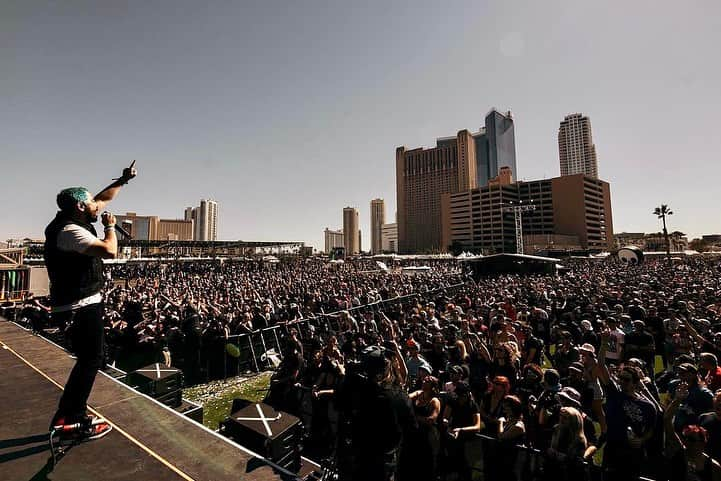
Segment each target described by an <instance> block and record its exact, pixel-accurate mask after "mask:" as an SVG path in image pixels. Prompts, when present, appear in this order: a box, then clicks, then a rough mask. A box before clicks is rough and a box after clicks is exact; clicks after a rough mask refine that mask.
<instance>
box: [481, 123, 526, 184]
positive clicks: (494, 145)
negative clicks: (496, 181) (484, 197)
mask: <svg viewBox="0 0 721 481" xmlns="http://www.w3.org/2000/svg"><path fill="white" fill-rule="evenodd" d="M473 139H474V141H475V144H476V166H477V167H476V175H477V180H478V187H483V186H486V185H488V181H489V180H490V179H492V178H494V177H496V176H497V175H498V171H499V170H500V168H501V167H509V168H510V169H511V173H512V174H513V178H514V179H518V171H517V170H516V136H515V133H514V129H513V115H512V114H511V112H510V111H508V112H506V113H505V114H502V113H500V112H498V111H497V110H496V109H492V110H491V111H490V112H488V115H486V120H485V126H484V127H483V128H481V130H480V131H479V132H477V133H474V134H473Z"/></svg>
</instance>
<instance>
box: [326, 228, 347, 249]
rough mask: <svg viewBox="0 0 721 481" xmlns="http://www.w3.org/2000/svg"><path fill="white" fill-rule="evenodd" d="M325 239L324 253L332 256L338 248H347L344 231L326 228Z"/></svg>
mask: <svg viewBox="0 0 721 481" xmlns="http://www.w3.org/2000/svg"><path fill="white" fill-rule="evenodd" d="M323 237H324V238H325V251H324V252H325V253H326V254H330V253H331V252H332V251H333V249H334V248H336V247H345V244H344V243H343V231H342V230H330V229H329V228H327V227H326V228H325V230H324V231H323Z"/></svg>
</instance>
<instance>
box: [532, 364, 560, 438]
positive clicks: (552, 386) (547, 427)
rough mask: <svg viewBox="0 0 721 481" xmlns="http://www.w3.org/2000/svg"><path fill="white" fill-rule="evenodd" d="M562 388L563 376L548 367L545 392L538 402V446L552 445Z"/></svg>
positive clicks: (544, 386) (545, 374) (544, 378)
mask: <svg viewBox="0 0 721 481" xmlns="http://www.w3.org/2000/svg"><path fill="white" fill-rule="evenodd" d="M560 390H561V377H560V375H559V374H558V371H556V370H555V369H546V371H545V372H544V373H543V392H542V393H541V395H540V396H539V397H538V402H537V403H536V419H537V423H538V432H537V438H536V446H537V447H538V449H541V450H543V449H546V448H548V446H549V445H550V442H551V436H552V434H553V428H554V426H555V425H556V424H557V423H558V411H559V409H560V407H561V404H560V402H559V399H558V393H559V392H560Z"/></svg>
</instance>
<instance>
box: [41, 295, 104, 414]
mask: <svg viewBox="0 0 721 481" xmlns="http://www.w3.org/2000/svg"><path fill="white" fill-rule="evenodd" d="M53 316H54V317H55V319H56V320H57V321H60V323H61V325H62V324H63V323H67V324H68V325H69V327H68V331H67V332H66V334H69V336H68V337H69V340H70V347H71V351H72V352H73V354H74V355H75V356H76V357H77V361H76V362H75V366H74V367H73V370H72V371H71V372H70V376H69V377H68V380H67V382H66V383H65V390H64V391H63V395H62V397H61V398H60V404H59V405H58V410H57V412H56V413H55V417H54V418H53V422H52V424H55V423H56V422H57V421H58V420H59V419H60V418H65V420H66V422H75V421H77V420H79V419H81V418H82V417H83V416H84V415H85V410H86V409H87V402H88V397H89V396H90V391H91V390H92V389H93V384H94V383H95V375H96V374H97V372H98V369H100V368H101V367H102V366H103V360H104V353H105V333H104V329H103V327H104V326H103V305H102V303H98V304H92V305H89V306H85V307H82V308H80V309H78V310H76V311H71V312H60V313H57V314H53Z"/></svg>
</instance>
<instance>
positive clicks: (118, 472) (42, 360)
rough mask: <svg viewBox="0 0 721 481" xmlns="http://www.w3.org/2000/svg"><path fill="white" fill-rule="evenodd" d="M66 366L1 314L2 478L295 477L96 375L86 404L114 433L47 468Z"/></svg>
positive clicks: (218, 480)
mask: <svg viewBox="0 0 721 481" xmlns="http://www.w3.org/2000/svg"><path fill="white" fill-rule="evenodd" d="M73 363H74V360H73V359H72V358H71V357H70V356H69V355H68V353H67V352H65V351H64V350H62V349H61V348H59V347H57V346H55V345H53V344H51V343H50V342H48V341H46V340H45V339H43V338H41V337H38V336H34V335H32V334H31V333H29V332H28V331H25V330H24V329H22V328H20V327H18V326H17V325H15V324H13V323H11V322H8V321H5V320H4V319H1V318H0V406H1V408H0V413H1V414H2V416H0V479H1V480H3V481H16V480H17V481H46V480H48V481H61V480H68V481H82V480H89V481H90V480H92V481H115V480H133V481H145V480H153V481H156V480H157V481H164V480H186V481H191V480H197V481H199V480H207V481H224V480H233V481H238V480H248V481H254V480H258V481H261V480H274V481H275V480H281V479H284V480H288V479H294V477H291V476H289V475H290V474H291V473H287V472H286V473H285V475H284V476H283V477H282V478H281V476H280V475H279V474H278V471H274V470H273V468H271V467H270V466H269V465H268V464H267V463H266V461H265V460H263V459H262V458H258V457H255V456H254V455H253V453H251V452H250V451H247V450H245V449H244V448H242V447H240V446H239V445H237V444H235V443H233V442H231V441H229V440H227V439H225V438H223V437H222V436H220V435H218V434H216V433H214V432H213V431H210V430H208V429H207V428H204V427H203V426H201V425H200V424H197V423H195V422H193V421H191V420H189V419H188V418H186V417H184V416H182V415H181V414H178V413H176V412H175V411H173V410H172V409H170V408H167V407H165V406H163V405H161V404H159V403H157V402H155V401H153V400H151V399H150V398H148V397H146V396H144V395H142V394H140V393H138V392H136V391H134V390H132V389H130V388H128V387H127V386H125V385H124V384H122V383H120V382H118V381H115V380H113V379H112V378H111V377H110V376H107V375H105V374H103V373H98V376H97V378H96V380H95V386H94V387H93V391H92V394H91V396H90V401H89V405H90V408H91V409H92V410H94V411H95V412H96V413H99V414H101V415H102V416H103V417H105V418H106V419H107V420H108V421H109V422H110V423H111V424H112V425H113V431H112V432H111V433H110V434H108V435H107V436H105V437H103V438H101V439H98V440H95V441H89V442H86V443H83V444H79V445H76V446H73V447H71V448H70V449H69V450H68V451H67V453H66V454H65V455H64V456H63V457H62V458H61V459H60V460H59V461H58V463H57V465H56V466H53V463H52V456H51V452H50V449H49V444H48V423H49V421H50V418H51V417H52V415H53V413H54V412H55V409H56V407H57V403H58V400H59V399H60V394H61V387H62V386H63V385H64V384H65V381H66V379H67V377H68V374H69V372H70V370H71V369H72V366H73Z"/></svg>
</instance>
